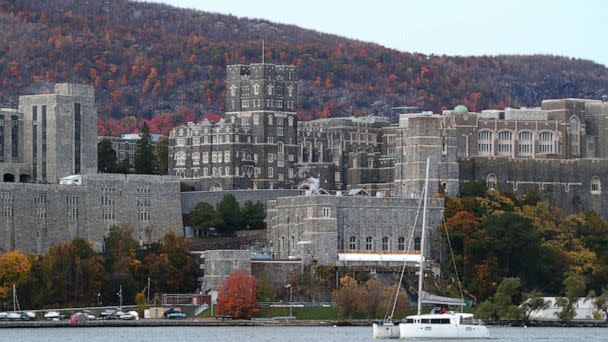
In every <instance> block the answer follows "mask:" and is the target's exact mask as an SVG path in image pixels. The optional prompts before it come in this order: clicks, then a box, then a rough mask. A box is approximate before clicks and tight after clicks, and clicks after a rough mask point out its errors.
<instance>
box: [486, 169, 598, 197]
mask: <svg viewBox="0 0 608 342" xmlns="http://www.w3.org/2000/svg"><path fill="white" fill-rule="evenodd" d="M486 187H487V188H488V189H489V190H494V189H497V188H498V178H497V177H496V175H495V174H493V173H490V174H489V175H488V176H487V177H486ZM589 192H590V193H591V194H592V195H600V194H601V193H602V182H601V181H600V179H599V177H597V176H593V177H592V178H591V182H589Z"/></svg>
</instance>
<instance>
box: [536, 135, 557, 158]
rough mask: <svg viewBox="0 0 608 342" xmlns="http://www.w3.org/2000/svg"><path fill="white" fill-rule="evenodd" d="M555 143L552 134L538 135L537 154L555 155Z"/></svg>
mask: <svg viewBox="0 0 608 342" xmlns="http://www.w3.org/2000/svg"><path fill="white" fill-rule="evenodd" d="M554 146H555V142H554V141H553V132H550V131H542V132H540V133H539V134H538V152H539V153H547V154H551V153H555V152H554Z"/></svg>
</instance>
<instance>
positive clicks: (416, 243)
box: [414, 237, 420, 251]
mask: <svg viewBox="0 0 608 342" xmlns="http://www.w3.org/2000/svg"><path fill="white" fill-rule="evenodd" d="M414 250H415V251H419V250H420V238H419V237H417V238H415V239H414Z"/></svg>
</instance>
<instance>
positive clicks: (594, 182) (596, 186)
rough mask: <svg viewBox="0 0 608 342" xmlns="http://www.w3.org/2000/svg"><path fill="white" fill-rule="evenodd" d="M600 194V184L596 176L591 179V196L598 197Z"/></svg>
mask: <svg viewBox="0 0 608 342" xmlns="http://www.w3.org/2000/svg"><path fill="white" fill-rule="evenodd" d="M601 193H602V182H601V181H600V179H599V178H598V177H597V176H593V178H591V194H592V195H599V194H601Z"/></svg>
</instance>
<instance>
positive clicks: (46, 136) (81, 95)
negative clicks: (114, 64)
mask: <svg viewBox="0 0 608 342" xmlns="http://www.w3.org/2000/svg"><path fill="white" fill-rule="evenodd" d="M19 112H21V113H23V125H24V129H23V133H24V136H25V139H26V141H27V142H28V143H27V144H26V148H25V151H23V155H24V162H25V164H26V165H27V166H28V167H30V168H31V175H30V176H31V181H33V182H35V183H58V182H59V179H60V178H62V177H66V176H69V175H74V174H86V173H97V110H96V108H95V89H94V87H93V86H88V85H81V84H70V83H61V84H56V85H55V88H54V92H53V93H52V94H41V95H27V96H20V97H19Z"/></svg>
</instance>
